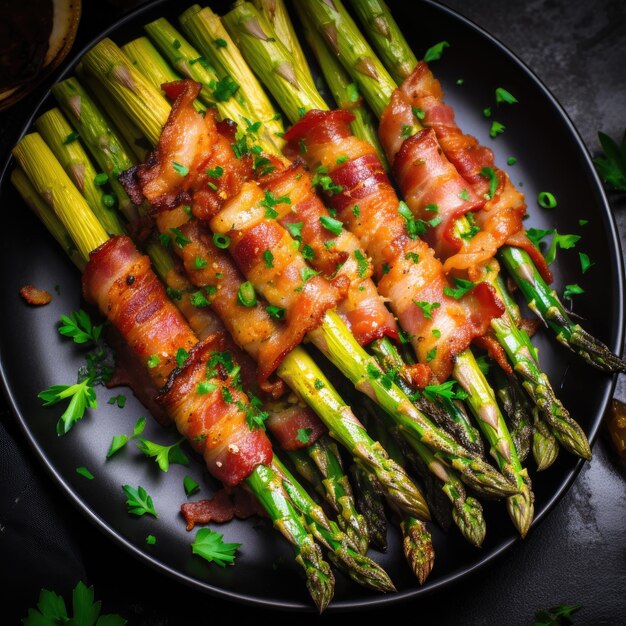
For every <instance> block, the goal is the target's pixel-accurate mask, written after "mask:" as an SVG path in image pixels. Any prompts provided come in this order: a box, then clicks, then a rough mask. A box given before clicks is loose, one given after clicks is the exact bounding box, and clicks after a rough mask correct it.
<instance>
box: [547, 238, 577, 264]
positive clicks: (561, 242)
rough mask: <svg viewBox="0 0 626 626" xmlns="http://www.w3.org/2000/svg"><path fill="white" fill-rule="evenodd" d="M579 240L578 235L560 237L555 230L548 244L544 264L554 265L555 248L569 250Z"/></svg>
mask: <svg viewBox="0 0 626 626" xmlns="http://www.w3.org/2000/svg"><path fill="white" fill-rule="evenodd" d="M579 240H580V235H561V234H559V232H558V231H557V230H556V229H555V230H554V235H553V236H552V241H551V242H550V247H549V248H548V251H547V252H546V255H545V258H546V263H547V264H548V265H550V264H552V263H554V260H555V259H556V251H557V248H561V249H563V250H569V249H571V248H573V247H574V246H575V245H576V243H577V242H578V241H579Z"/></svg>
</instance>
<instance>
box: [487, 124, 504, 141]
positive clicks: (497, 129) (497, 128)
mask: <svg viewBox="0 0 626 626" xmlns="http://www.w3.org/2000/svg"><path fill="white" fill-rule="evenodd" d="M505 128H506V127H505V126H504V124H501V123H500V122H496V121H495V120H494V121H493V122H491V127H490V129H489V136H490V137H491V138H493V139H495V138H496V137H497V136H498V135H501V134H502V133H503V132H504V129H505Z"/></svg>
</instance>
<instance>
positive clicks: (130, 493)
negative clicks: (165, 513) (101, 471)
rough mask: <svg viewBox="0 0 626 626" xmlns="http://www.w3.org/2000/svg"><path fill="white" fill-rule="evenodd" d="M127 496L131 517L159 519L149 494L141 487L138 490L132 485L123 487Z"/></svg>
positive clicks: (127, 505)
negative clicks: (144, 516) (143, 516)
mask: <svg viewBox="0 0 626 626" xmlns="http://www.w3.org/2000/svg"><path fill="white" fill-rule="evenodd" d="M122 489H123V490H124V493H125V494H126V507H127V508H128V512H129V513H130V514H131V515H139V516H140V515H146V514H148V515H152V516H153V517H158V515H157V512H156V510H155V509H154V503H153V502H152V498H151V497H150V495H149V494H148V492H147V491H146V490H145V489H144V488H143V487H142V486H141V485H139V486H138V487H137V488H136V489H135V488H134V487H131V486H130V485H123V486H122Z"/></svg>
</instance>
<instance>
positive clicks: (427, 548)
mask: <svg viewBox="0 0 626 626" xmlns="http://www.w3.org/2000/svg"><path fill="white" fill-rule="evenodd" d="M400 527H401V529H402V535H403V537H404V539H403V542H402V547H403V549H404V556H405V557H406V560H407V562H408V564H409V565H410V566H411V569H412V570H413V573H414V574H415V576H417V579H418V580H419V582H420V585H423V584H424V581H425V580H426V578H428V575H429V574H430V572H431V570H432V569H433V565H434V564H435V551H434V549H433V543H432V537H431V535H430V533H429V532H428V530H427V528H426V524H424V522H421V521H420V520H417V519H415V518H414V517H409V518H406V519H404V520H402V522H401V523H400Z"/></svg>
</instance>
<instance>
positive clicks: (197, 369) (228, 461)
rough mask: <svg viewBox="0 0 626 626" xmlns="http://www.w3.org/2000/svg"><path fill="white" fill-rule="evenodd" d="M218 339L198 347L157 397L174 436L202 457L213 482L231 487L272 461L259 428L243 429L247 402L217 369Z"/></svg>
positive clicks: (221, 342)
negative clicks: (171, 420)
mask: <svg viewBox="0 0 626 626" xmlns="http://www.w3.org/2000/svg"><path fill="white" fill-rule="evenodd" d="M224 348H225V342H224V340H223V337H222V336H221V335H213V336H211V337H208V338H207V339H205V340H204V341H202V342H200V343H198V344H197V345H196V346H195V347H194V348H193V349H192V350H191V351H190V353H189V356H188V358H187V360H186V361H185V363H184V365H183V367H182V368H179V369H177V370H175V371H174V372H173V373H172V375H171V376H170V379H169V380H168V383H167V386H166V388H165V389H164V390H163V392H162V393H161V395H160V398H159V399H160V402H161V403H162V404H163V406H164V407H165V408H166V409H167V411H168V412H169V413H170V415H172V416H173V417H174V420H175V421H176V426H177V428H178V430H179V431H180V432H181V433H182V434H183V435H185V437H187V439H188V440H189V442H190V443H191V445H192V447H193V448H194V449H195V450H196V451H197V452H199V453H200V454H202V456H203V457H204V460H205V462H206V465H207V468H208V469H209V471H210V472H211V474H212V475H213V476H215V478H217V479H218V480H220V481H221V482H223V483H224V484H225V485H227V486H233V485H236V484H238V483H239V482H241V481H242V480H243V479H244V478H246V477H247V476H248V475H249V474H250V473H251V472H252V470H253V469H254V468H255V467H257V466H258V465H268V464H269V463H271V460H272V446H271V444H270V441H269V439H268V438H267V435H266V434H265V431H264V430H263V429H262V428H254V429H251V428H250V425H249V424H248V419H247V410H248V408H249V407H250V405H249V403H248V398H247V397H246V395H245V393H244V392H243V391H241V389H239V388H238V386H236V385H235V384H233V381H232V380H231V378H230V376H229V374H228V373H227V372H225V371H224V368H223V367H220V364H219V362H216V363H212V358H213V357H214V356H215V354H216V353H221V352H223V350H224Z"/></svg>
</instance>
